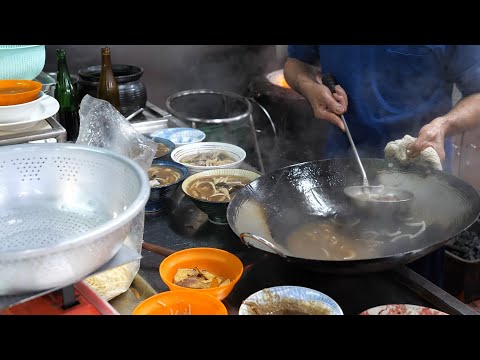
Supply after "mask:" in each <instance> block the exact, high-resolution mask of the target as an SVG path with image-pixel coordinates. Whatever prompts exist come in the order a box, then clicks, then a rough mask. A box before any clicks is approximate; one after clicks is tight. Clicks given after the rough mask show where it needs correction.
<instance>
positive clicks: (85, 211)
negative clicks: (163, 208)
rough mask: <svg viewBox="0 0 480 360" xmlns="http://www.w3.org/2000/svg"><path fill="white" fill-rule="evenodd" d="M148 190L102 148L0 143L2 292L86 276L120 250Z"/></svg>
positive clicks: (127, 164) (142, 177) (136, 171)
mask: <svg viewBox="0 0 480 360" xmlns="http://www.w3.org/2000/svg"><path fill="white" fill-rule="evenodd" d="M149 194H150V187H149V185H148V177H147V175H146V173H145V172H144V171H143V169H142V168H141V167H140V166H139V165H138V164H136V163H135V162H134V161H132V160H130V159H128V158H127V157H125V156H122V155H118V154H116V153H113V152H111V151H108V150H105V149H101V148H96V147H92V146H85V145H76V144H62V143H57V144H38V145H37V144H23V145H11V146H4V147H0V295H18V294H22V293H26V292H33V291H41V290H47V289H50V288H54V287H59V286H66V285H69V284H72V283H74V282H77V281H79V280H81V279H83V278H84V277H85V276H87V275H89V274H90V273H92V272H93V271H94V270H96V269H97V268H99V267H100V266H102V265H103V264H105V263H106V262H107V261H109V260H110V259H111V258H113V256H114V255H115V254H116V253H117V251H118V250H119V249H120V247H121V246H122V243H123V242H124V240H125V238H126V236H127V234H128V233H129V231H130V228H131V223H132V220H133V219H134V218H135V216H136V215H138V214H139V213H140V212H141V211H142V210H143V208H144V206H145V203H146V202H147V199H148V196H149Z"/></svg>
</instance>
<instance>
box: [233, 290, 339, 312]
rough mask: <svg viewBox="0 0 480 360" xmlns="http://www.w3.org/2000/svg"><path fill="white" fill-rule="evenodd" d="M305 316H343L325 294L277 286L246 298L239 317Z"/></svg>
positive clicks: (334, 302) (335, 304)
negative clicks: (270, 315) (298, 314)
mask: <svg viewBox="0 0 480 360" xmlns="http://www.w3.org/2000/svg"><path fill="white" fill-rule="evenodd" d="M286 308H288V309H286ZM285 310H288V311H289V312H290V313H291V314H294V313H303V314H304V315H309V314H311V315H343V311H342V309H341V308H340V306H339V305H338V304H337V302H336V301H335V300H333V299H332V298H331V297H330V296H328V295H325V294H324V293H322V292H320V291H317V290H313V289H310V288H306V287H302V286H275V287H270V288H266V289H263V290H260V291H257V292H256V293H254V294H252V295H250V296H249V297H248V298H246V299H245V300H244V301H243V302H242V305H240V309H239V311H238V314H239V315H268V314H270V313H275V312H277V313H278V314H281V313H282V311H283V312H284V314H287V312H286V311H285Z"/></svg>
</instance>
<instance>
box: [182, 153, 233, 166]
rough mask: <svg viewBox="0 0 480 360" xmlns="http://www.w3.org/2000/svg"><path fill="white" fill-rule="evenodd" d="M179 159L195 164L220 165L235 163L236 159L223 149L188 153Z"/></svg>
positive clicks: (188, 163)
mask: <svg viewBox="0 0 480 360" xmlns="http://www.w3.org/2000/svg"><path fill="white" fill-rule="evenodd" d="M179 161H180V162H181V163H183V164H187V165H194V166H220V165H228V164H233V163H234V162H235V159H234V158H233V157H232V156H231V155H229V154H227V153H226V152H223V151H208V152H204V153H200V154H194V155H186V156H184V157H182V158H181V159H180V160H179Z"/></svg>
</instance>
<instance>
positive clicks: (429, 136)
mask: <svg viewBox="0 0 480 360" xmlns="http://www.w3.org/2000/svg"><path fill="white" fill-rule="evenodd" d="M445 133H446V126H445V122H444V121H443V119H442V118H436V119H434V120H433V121H432V122H431V123H429V124H427V125H425V126H424V127H422V128H421V129H420V132H419V133H418V137H417V140H416V141H415V142H414V143H413V144H412V145H410V147H409V148H408V154H409V155H410V156H412V157H415V156H418V155H420V153H421V152H422V151H423V150H425V149H426V148H428V147H429V146H431V147H433V148H434V149H435V150H436V151H437V154H438V156H439V157H440V160H441V161H444V160H445V148H444V141H445Z"/></svg>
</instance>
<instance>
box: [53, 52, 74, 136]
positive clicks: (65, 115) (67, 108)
mask: <svg viewBox="0 0 480 360" xmlns="http://www.w3.org/2000/svg"><path fill="white" fill-rule="evenodd" d="M53 96H54V97H55V99H57V101H58V103H59V104H60V109H59V110H58V113H57V120H58V122H59V123H60V125H62V126H63V127H64V128H65V130H66V131H67V141H71V142H75V141H76V140H77V137H78V131H79V128H80V115H79V114H78V100H77V94H76V90H75V87H74V86H73V82H72V79H71V78H70V73H69V71H68V66H67V56H66V53H65V50H64V49H57V79H56V84H55V91H54V95H53Z"/></svg>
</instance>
